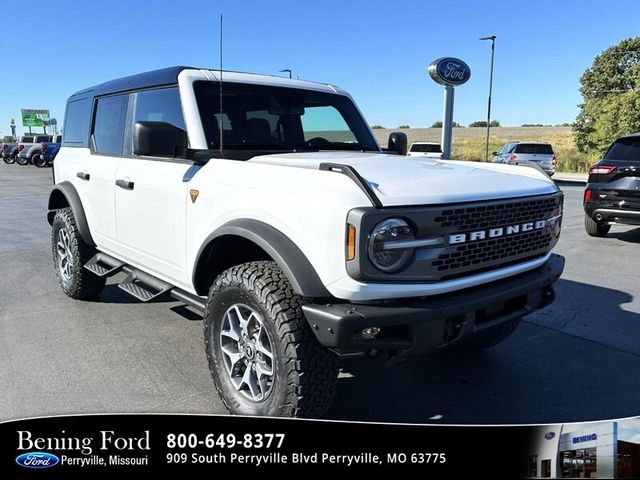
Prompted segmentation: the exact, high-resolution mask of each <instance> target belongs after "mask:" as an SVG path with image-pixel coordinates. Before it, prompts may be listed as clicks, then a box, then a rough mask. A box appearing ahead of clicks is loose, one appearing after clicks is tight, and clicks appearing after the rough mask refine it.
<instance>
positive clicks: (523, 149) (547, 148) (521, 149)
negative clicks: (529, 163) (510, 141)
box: [516, 143, 553, 155]
mask: <svg viewBox="0 0 640 480" xmlns="http://www.w3.org/2000/svg"><path fill="white" fill-rule="evenodd" d="M516 153H525V154H538V155H553V149H552V148H551V145H549V144H548V143H519V144H518V146H517V147H516Z"/></svg>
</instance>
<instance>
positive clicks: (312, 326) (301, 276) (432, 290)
mask: <svg viewBox="0 0 640 480" xmlns="http://www.w3.org/2000/svg"><path fill="white" fill-rule="evenodd" d="M405 154H406V137H405V136H404V135H403V134H391V136H390V141H389V145H388V148H381V147H380V146H379V145H378V143H377V141H376V139H375V137H374V136H373V134H372V131H371V129H370V128H369V126H368V125H367V123H366V122H365V120H364V118H363V117H362V114H361V113H360V111H359V110H358V108H357V107H356V105H355V103H354V102H353V100H352V99H351V97H350V96H349V95H348V94H347V93H346V92H345V91H344V90H342V89H340V88H338V87H336V86H333V85H327V84H320V83H312V82H307V81H300V80H290V79H284V78H278V77H271V76H262V75H252V74H245V73H234V72H222V73H221V72H217V71H212V70H208V69H196V68H186V67H172V68H166V69H162V70H158V71H153V72H148V73H143V74H140V75H134V76H131V77H127V78H122V79H119V80H114V81H111V82H107V83H103V84H101V85H98V86H95V87H92V88H88V89H86V90H82V91H80V92H77V93H75V94H73V95H72V96H71V97H70V98H69V100H68V103H67V109H66V117H65V124H64V138H63V144H62V147H61V149H60V151H59V153H58V156H57V158H56V162H55V164H54V187H53V190H52V192H51V195H50V198H49V206H48V220H49V223H50V224H51V226H52V237H51V239H52V253H53V263H54V267H55V273H56V276H57V279H58V281H59V283H60V286H61V287H62V290H63V291H64V292H65V293H66V294H67V295H68V296H70V297H72V298H76V299H87V298H95V297H99V295H100V293H101V291H102V289H103V288H104V286H105V282H106V280H107V277H110V276H112V275H116V274H119V275H120V276H119V284H118V286H119V287H120V288H121V289H122V290H124V291H125V292H127V293H129V294H131V295H133V296H134V297H136V298H138V299H139V300H141V301H143V302H147V301H150V300H153V299H155V298H157V297H160V296H163V295H170V296H172V297H173V298H175V299H177V300H178V301H180V302H183V303H184V304H186V305H189V306H191V307H192V308H194V309H196V310H199V311H200V312H201V313H202V314H203V315H204V343H205V350H206V354H207V358H208V363H209V369H210V371H211V375H212V377H213V380H214V383H215V386H216V388H217V390H218V392H219V394H220V397H221V398H222V400H223V402H224V404H225V405H226V407H227V408H228V409H229V411H230V412H232V413H238V414H250V415H254V414H255V415H278V416H321V415H323V414H324V413H325V412H326V410H327V409H328V407H329V406H330V404H331V400H332V397H333V395H334V391H335V385H336V381H337V374H338V363H337V359H338V358H339V357H341V356H349V355H356V354H364V355H372V356H375V355H385V357H386V358H387V361H388V362H390V363H396V362H398V361H399V360H401V359H407V358H412V357H417V356H421V355H425V354H428V353H431V352H434V351H437V350H444V349H450V348H451V349H478V348H486V347H488V346H491V345H494V344H496V343H497V342H500V341H501V340H503V339H505V338H506V337H507V336H508V335H509V334H511V333H512V332H513V330H514V329H515V328H516V326H517V325H518V323H519V322H520V320H521V319H522V317H523V316H525V315H527V314H528V313H531V312H532V311H534V310H536V309H539V308H542V307H544V306H546V305H548V304H549V303H551V302H552V301H553V299H554V290H553V284H554V282H555V281H556V280H557V279H558V278H559V276H560V274H561V273H562V270H563V267H564V259H563V258H562V257H560V256H558V255H555V254H553V253H552V251H551V250H552V248H553V247H554V245H555V244H556V242H557V240H558V236H559V235H560V223H561V219H562V201H563V197H562V193H561V192H559V190H558V188H557V187H556V186H555V184H554V183H553V182H552V181H551V180H550V179H549V178H548V177H546V176H545V175H544V174H543V173H542V172H540V171H538V170H536V169H532V168H520V167H514V166H509V165H499V164H484V163H473V162H455V161H441V160H436V159H429V158H412V157H406V156H405Z"/></svg>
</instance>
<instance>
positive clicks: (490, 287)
mask: <svg viewBox="0 0 640 480" xmlns="http://www.w3.org/2000/svg"><path fill="white" fill-rule="evenodd" d="M564 264H565V260H564V257H562V256H559V255H555V254H554V255H552V256H551V257H550V258H549V260H547V262H545V263H544V265H542V266H540V267H538V268H536V269H533V270H530V271H528V272H526V273H523V274H520V275H517V276H513V277H509V278H505V279H503V280H498V281H495V282H491V283H488V284H484V285H479V286H477V287H473V288H469V289H465V290H460V291H455V292H451V293H448V294H442V295H437V296H434V297H422V298H418V299H404V300H395V301H390V302H387V303H379V304H363V305H357V304H352V303H335V304H307V305H303V306H302V310H303V312H304V314H305V316H306V318H307V321H308V322H309V325H310V326H311V329H312V331H313V332H314V334H315V335H316V337H317V338H318V341H319V342H320V343H321V344H323V345H325V346H327V347H330V348H335V349H338V350H346V351H349V350H351V351H354V350H360V351H361V350H371V349H375V350H405V349H406V350H407V351H406V352H403V353H404V354H407V355H410V356H418V355H422V354H424V353H428V352H430V351H433V350H436V349H438V348H442V347H446V346H448V344H449V343H452V342H453V341H457V340H458V339H460V338H462V337H464V336H465V335H468V334H473V333H475V332H479V331H481V330H484V329H486V328H489V327H492V326H495V325H497V324H500V323H504V322H507V321H509V320H513V319H515V318H521V317H523V316H525V315H527V314H529V313H531V312H533V311H535V310H538V309H540V308H543V307H545V306H547V305H549V304H550V303H551V302H553V300H554V298H555V295H554V293H553V290H552V288H551V287H552V285H553V284H554V283H555V282H556V281H557V280H558V278H560V275H561V274H562V271H563V270H564ZM514 300H521V302H519V303H518V302H514V306H513V307H512V308H511V309H509V308H507V305H508V304H509V302H513V301H514ZM500 304H505V308H504V312H503V313H502V314H500V315H499V316H498V317H496V318H493V319H490V320H489V321H486V322H484V321H482V317H483V315H484V312H483V309H486V308H488V307H497V306H498V305H500ZM451 321H456V322H459V323H460V325H461V327H460V328H461V331H460V335H459V336H457V337H456V338H454V339H451V338H448V336H447V324H448V322H451ZM366 327H379V328H381V332H380V338H374V339H363V338H358V337H357V335H355V334H356V332H358V331H359V330H361V329H363V328H366ZM385 327H386V328H385ZM387 329H390V331H391V335H385V330H387Z"/></svg>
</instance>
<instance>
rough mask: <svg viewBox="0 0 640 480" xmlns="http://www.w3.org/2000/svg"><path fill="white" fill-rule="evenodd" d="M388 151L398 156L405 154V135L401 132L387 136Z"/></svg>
mask: <svg viewBox="0 0 640 480" xmlns="http://www.w3.org/2000/svg"><path fill="white" fill-rule="evenodd" d="M387 148H388V150H390V151H392V152H396V153H397V154H398V155H406V154H407V134H406V133H402V132H392V133H390V134H389V144H388V147H387Z"/></svg>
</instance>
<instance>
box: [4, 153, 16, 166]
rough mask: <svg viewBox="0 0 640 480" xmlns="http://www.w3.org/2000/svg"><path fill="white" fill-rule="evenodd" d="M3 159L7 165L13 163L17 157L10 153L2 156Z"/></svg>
mask: <svg viewBox="0 0 640 480" xmlns="http://www.w3.org/2000/svg"><path fill="white" fill-rule="evenodd" d="M2 160H3V161H4V163H6V164H7V165H11V164H13V162H14V161H15V159H14V158H13V157H11V156H9V155H7V156H4V155H3V157H2Z"/></svg>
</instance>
